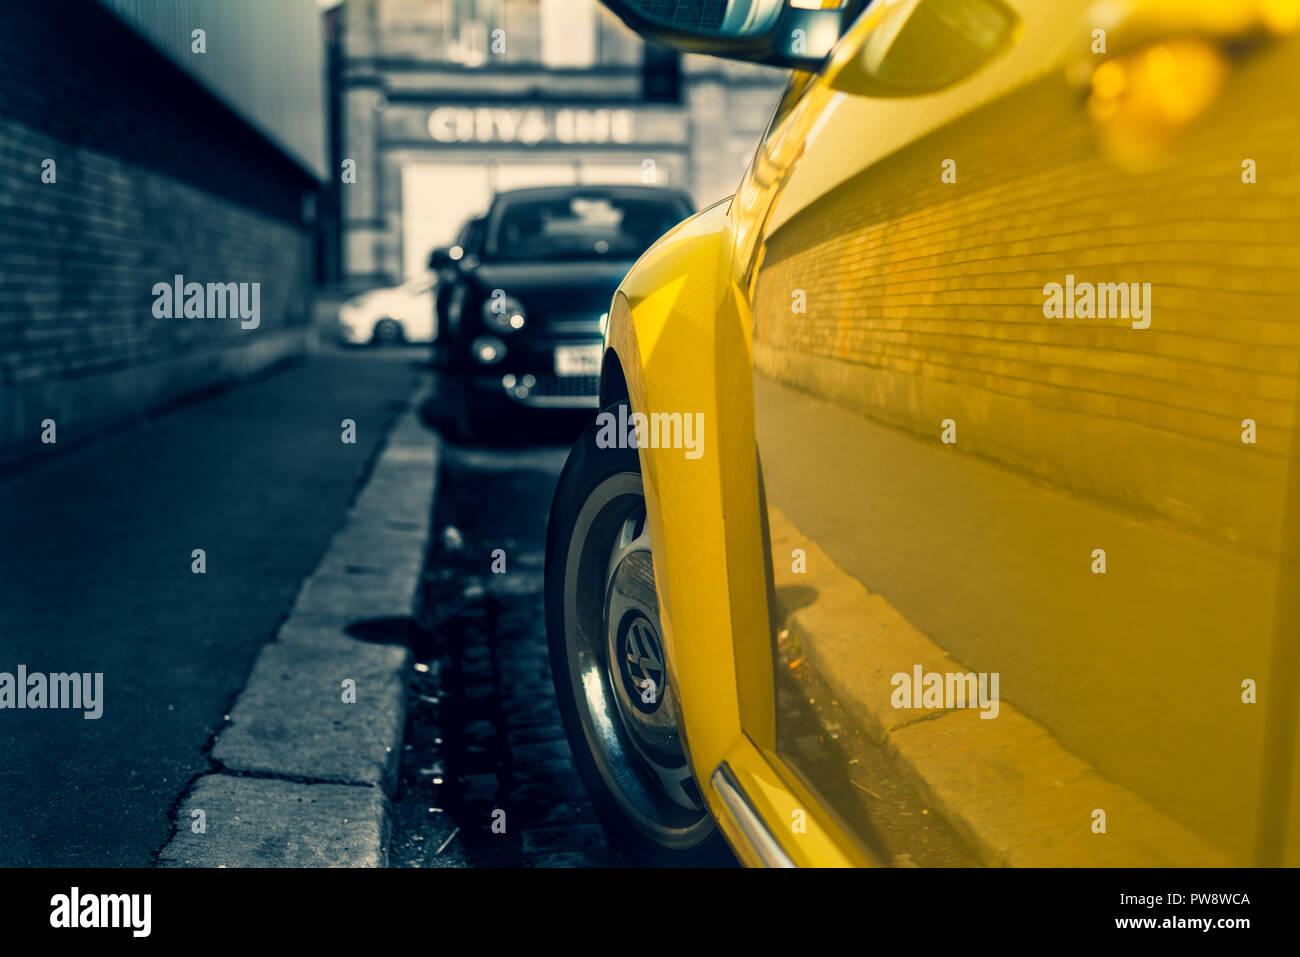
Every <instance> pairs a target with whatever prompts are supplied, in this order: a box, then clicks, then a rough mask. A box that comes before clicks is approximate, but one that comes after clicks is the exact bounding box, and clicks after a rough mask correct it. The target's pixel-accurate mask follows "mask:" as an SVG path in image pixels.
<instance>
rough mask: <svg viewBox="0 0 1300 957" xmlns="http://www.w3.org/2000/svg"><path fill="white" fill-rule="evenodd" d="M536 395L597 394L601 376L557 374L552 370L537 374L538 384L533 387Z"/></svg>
mask: <svg viewBox="0 0 1300 957" xmlns="http://www.w3.org/2000/svg"><path fill="white" fill-rule="evenodd" d="M531 391H532V394H533V395H535V396H557V397H564V398H569V397H573V398H581V397H583V396H591V395H595V394H596V393H598V392H599V391H600V376H597V375H555V374H554V373H552V372H548V373H545V374H544V375H539V376H537V384H536V385H535V386H533V388H532V390H531Z"/></svg>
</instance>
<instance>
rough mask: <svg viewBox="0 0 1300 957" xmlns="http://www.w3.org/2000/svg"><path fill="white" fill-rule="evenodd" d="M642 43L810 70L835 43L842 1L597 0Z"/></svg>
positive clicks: (841, 26) (841, 20) (840, 27)
mask: <svg viewBox="0 0 1300 957" xmlns="http://www.w3.org/2000/svg"><path fill="white" fill-rule="evenodd" d="M601 2H602V3H604V4H605V6H607V7H608V8H609V9H610V10H611V11H612V12H613V13H614V14H615V15H616V16H617V17H618V18H619V19H620V20H622V21H623V22H624V23H626V24H627V25H628V26H629V27H630V28H631V29H632V30H633V31H634V32H636V33H638V34H640V35H641V36H642V37H644V38H645V39H647V40H652V41H654V42H657V43H663V44H666V45H668V46H671V47H676V48H677V49H679V50H686V51H687V52H690V53H708V54H712V55H713V56H719V57H725V58H727V59H731V60H749V61H751V62H754V63H765V64H767V65H769V66H783V67H790V68H792V69H795V70H815V69H817V68H818V67H819V66H820V65H821V63H822V61H823V60H825V59H826V56H827V54H829V53H830V52H831V48H832V47H834V46H835V41H836V40H838V39H839V38H840V34H841V33H843V31H844V27H845V19H846V17H847V16H848V9H847V7H848V4H847V2H846V0H601Z"/></svg>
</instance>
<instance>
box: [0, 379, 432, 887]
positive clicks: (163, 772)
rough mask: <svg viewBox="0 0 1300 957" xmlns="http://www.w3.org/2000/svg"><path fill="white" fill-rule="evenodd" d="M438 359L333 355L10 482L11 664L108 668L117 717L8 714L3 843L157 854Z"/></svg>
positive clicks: (1, 607)
mask: <svg viewBox="0 0 1300 957" xmlns="http://www.w3.org/2000/svg"><path fill="white" fill-rule="evenodd" d="M418 358H419V357H418V356H414V355H413V356H411V357H409V358H405V359H401V360H378V359H374V358H370V357H368V356H365V355H347V356H328V355H321V356H316V357H313V358H310V359H308V360H306V361H304V362H302V363H299V364H297V365H293V366H290V367H287V368H284V369H282V370H280V371H277V372H276V373H274V374H271V375H269V376H266V377H263V378H260V379H257V380H254V381H249V382H245V383H243V384H240V385H238V386H236V387H234V388H231V389H229V390H228V391H225V392H222V393H219V394H216V395H211V396H207V397H204V398H202V399H199V400H196V401H193V402H191V403H189V404H187V405H184V406H180V407H177V408H175V409H172V410H171V411H169V412H167V413H165V414H163V415H160V416H157V417H155V418H153V419H150V420H147V421H145V422H143V423H141V424H139V425H137V426H135V427H132V428H130V429H128V430H125V431H122V432H118V433H115V434H112V435H106V436H102V437H100V438H99V439H97V440H96V441H95V442H93V443H92V444H90V445H87V446H85V447H82V448H79V449H74V450H70V451H68V452H66V453H64V454H60V455H57V456H55V457H53V458H51V459H50V460H48V461H45V462H42V463H40V464H39V465H36V466H33V467H31V468H29V469H26V470H24V471H22V472H19V473H16V474H13V475H10V476H7V477H5V478H4V479H3V480H0V543H3V546H2V547H0V671H13V670H14V669H15V667H16V666H17V665H20V664H22V665H26V666H27V668H28V669H29V670H30V671H42V672H69V671H77V672H103V674H104V678H103V687H104V702H103V716H102V717H101V718H99V719H98V720H84V719H83V717H82V714H81V713H80V712H78V711H55V710H44V711H32V710H23V711H16V710H11V711H6V712H5V714H4V717H5V721H6V733H5V734H4V735H0V820H3V821H5V822H6V825H5V827H4V828H2V829H0V863H3V864H5V865H11V866H12V865H26V866H37V865H39V866H89V865H96V866H117V867H128V866H133V867H141V866H147V865H149V864H150V863H151V862H152V861H153V860H154V859H155V855H156V854H157V852H158V850H159V848H161V847H163V845H164V844H165V843H166V842H167V841H168V838H169V835H170V834H171V832H172V825H173V820H174V816H175V811H176V808H177V803H178V801H179V800H180V799H181V798H182V796H183V795H184V794H185V793H186V792H187V791H188V790H189V789H190V788H191V786H192V784H193V782H195V781H196V779H198V778H199V777H200V776H202V775H206V774H208V773H209V772H210V771H211V770H212V768H213V765H212V762H211V759H210V758H209V756H208V751H209V749H210V748H211V746H212V741H213V735H214V733H216V732H217V731H218V730H220V728H221V725H222V717H223V715H226V714H231V713H232V704H233V703H234V701H235V698H236V696H237V695H238V693H239V691H240V689H241V688H242V687H243V686H244V683H245V681H246V680H247V679H248V676H249V674H250V670H251V669H252V668H253V665H254V661H255V659H257V658H258V656H259V653H261V652H262V650H263V647H264V646H266V644H267V642H268V640H269V639H271V638H272V636H273V635H274V634H275V632H276V629H277V625H278V624H279V623H280V622H281V621H282V620H283V619H284V616H285V615H286V613H287V612H288V611H289V609H290V608H291V606H292V605H293V603H294V598H295V595H296V594H297V593H298V590H299V586H300V585H301V583H302V581H303V579H304V578H305V577H307V576H308V575H310V574H311V572H312V569H313V568H314V567H316V566H317V564H318V563H319V561H320V557H321V555H322V554H323V553H324V552H325V549H326V547H327V545H328V544H329V542H330V538H331V536H332V535H333V534H334V532H335V530H336V529H337V528H339V526H340V524H341V523H342V522H343V517H344V515H345V513H346V511H347V509H348V505H349V502H350V501H351V500H352V499H353V497H354V495H355V493H356V489H357V487H358V483H359V482H360V481H362V480H363V478H364V477H365V475H366V473H367V471H368V469H369V468H370V464H371V462H372V460H373V458H374V456H375V454H376V450H377V449H378V448H379V446H380V443H381V441H382V440H383V437H384V435H385V434H386V433H387V432H388V431H389V429H390V427H391V426H392V423H393V421H394V417H395V415H396V414H397V413H398V411H399V409H401V408H404V407H405V404H406V401H405V400H406V399H407V397H408V396H409V394H410V391H411V388H412V386H413V385H414V384H415V382H416V381H417V380H418V378H419V375H420V372H419V371H418V369H417V367H416V365H415V361H416V359H418ZM344 418H351V419H353V420H354V421H355V422H356V425H357V430H356V436H357V441H356V444H355V445H351V444H344V443H342V442H341V441H340V422H341V420H342V419H344ZM360 504H361V503H360V502H358V505H360ZM427 506H428V501H427V499H426V501H425V508H426V509H427ZM409 533H410V534H412V535H414V534H416V533H415V532H414V531H410V532H409ZM421 533H422V530H421ZM196 548H202V549H204V550H205V553H206V573H205V574H201V575H200V574H194V573H193V572H192V561H193V559H192V552H193V550H194V549H196ZM411 554H412V555H413V556H417V557H418V555H419V543H415V544H414V545H413V547H412V550H411ZM282 638H283V636H282ZM374 647H375V648H376V649H378V650H383V649H379V646H374ZM351 676H352V677H355V678H356V679H357V680H358V686H359V687H360V688H361V689H362V690H361V692H360V694H359V700H360V699H363V698H364V695H365V694H366V693H367V684H366V680H367V676H366V674H365V673H363V672H362V671H360V670H359V669H356V670H355V671H354V673H353V674H352V675H351ZM336 687H337V685H336ZM335 697H336V698H337V696H335ZM219 816H220V815H219V814H217V813H215V812H214V813H213V814H212V815H210V817H209V834H211V833H212V832H213V830H214V827H213V826H212V820H213V818H219Z"/></svg>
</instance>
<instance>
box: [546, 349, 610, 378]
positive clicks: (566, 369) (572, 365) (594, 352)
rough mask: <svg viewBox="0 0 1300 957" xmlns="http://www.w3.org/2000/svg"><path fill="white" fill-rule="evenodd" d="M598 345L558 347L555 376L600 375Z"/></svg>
mask: <svg viewBox="0 0 1300 957" xmlns="http://www.w3.org/2000/svg"><path fill="white" fill-rule="evenodd" d="M600 351H601V346H600V343H595V344H593V345H589V346H558V347H556V350H555V374H556V375H600Z"/></svg>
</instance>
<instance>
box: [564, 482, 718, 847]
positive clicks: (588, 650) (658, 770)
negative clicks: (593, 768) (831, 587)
mask: <svg viewBox="0 0 1300 957" xmlns="http://www.w3.org/2000/svg"><path fill="white" fill-rule="evenodd" d="M565 628H566V647H567V650H568V663H569V673H570V679H571V681H572V685H573V688H574V689H575V692H576V694H577V696H578V702H577V704H578V714H579V716H580V718H581V720H582V723H583V730H584V732H585V734H586V737H587V741H588V743H589V744H590V745H591V751H592V754H593V756H594V757H595V759H596V763H597V766H598V767H599V768H600V772H601V775H602V777H603V778H604V779H605V782H606V784H607V785H608V786H609V790H610V791H611V793H612V794H613V795H614V797H615V798H616V799H617V800H618V802H619V804H620V806H621V808H622V810H623V811H624V813H625V814H626V815H627V816H628V817H629V818H630V819H631V820H632V821H633V822H634V823H635V824H636V825H637V826H638V827H639V828H640V829H641V830H642V831H643V832H645V833H646V834H647V835H648V836H650V837H651V838H653V839H654V840H655V841H657V842H658V843H660V844H662V845H664V846H668V847H689V846H692V845H694V844H696V843H698V842H699V841H701V840H703V839H704V838H706V837H708V835H709V833H710V832H711V831H712V822H711V820H710V819H709V817H708V815H707V813H706V812H705V811H704V807H703V802H702V801H701V799H700V795H699V792H698V790H697V789H696V787H695V782H694V779H693V778H692V776H691V773H690V768H689V767H688V765H687V761H686V755H685V753H684V750H683V747H682V741H681V736H680V735H679V734H678V730H677V717H676V716H677V702H676V699H675V691H674V689H673V687H672V682H671V681H670V680H669V676H668V672H667V665H666V662H667V658H666V655H665V649H664V641H663V631H662V629H661V627H660V622H659V600H658V596H657V593H656V591H655V580H654V565H653V562H652V560H651V554H650V532H649V528H648V527H647V524H646V514H645V502H644V499H643V497H642V486H641V477H640V476H639V475H637V474H636V473H634V472H623V473H619V474H617V475H614V476H611V477H610V478H608V479H606V480H605V481H604V482H602V483H601V484H600V485H599V486H598V487H597V488H596V489H595V490H594V491H593V493H592V494H591V496H590V497H589V498H588V500H587V502H586V504H585V505H584V507H583V509H582V511H581V513H580V514H579V516H578V520H577V522H575V524H574V529H573V537H572V539H571V544H570V549H569V558H568V567H567V568H566V572H565Z"/></svg>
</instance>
